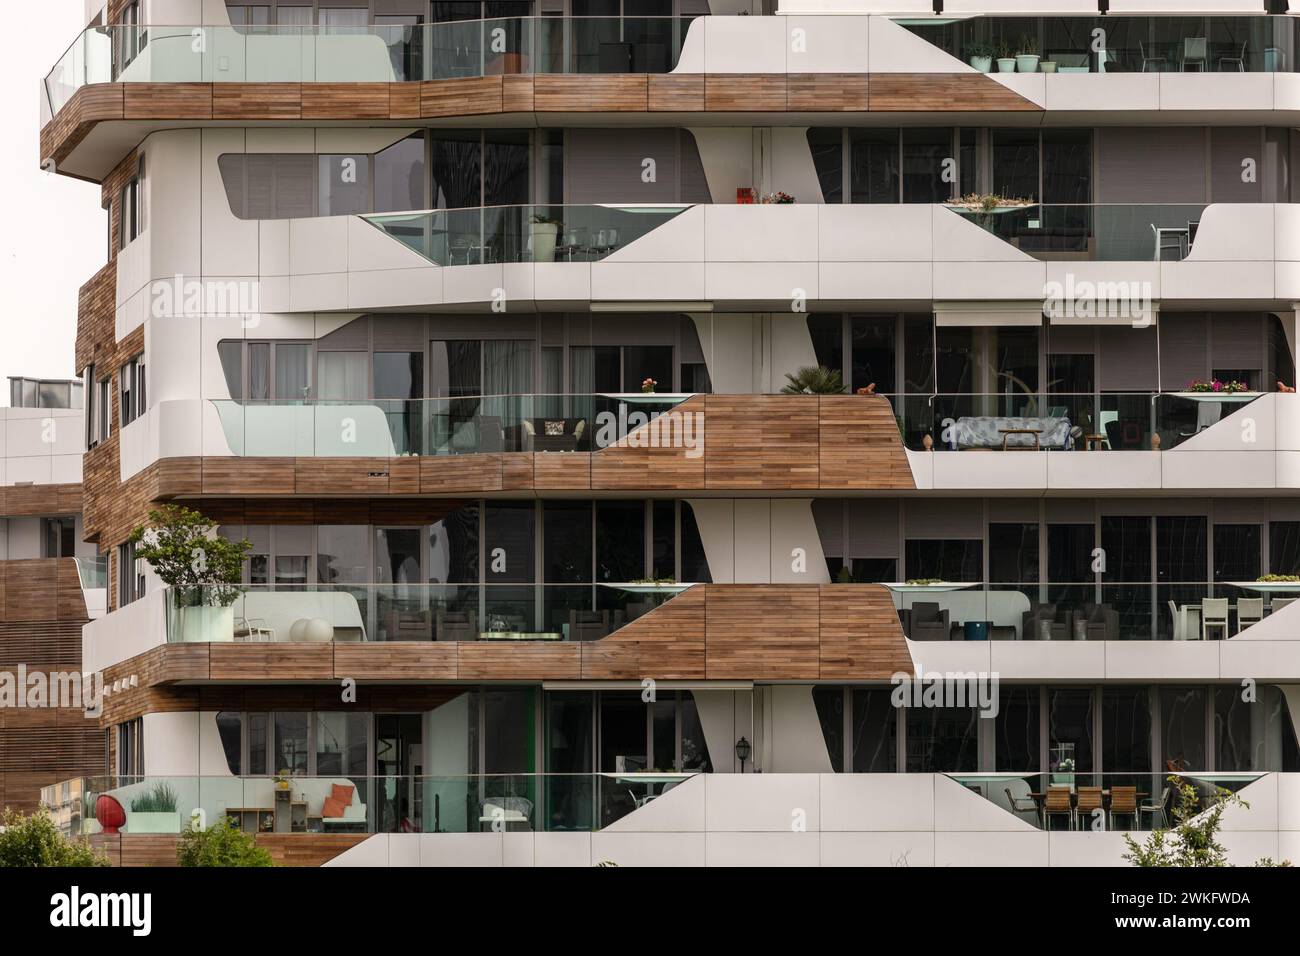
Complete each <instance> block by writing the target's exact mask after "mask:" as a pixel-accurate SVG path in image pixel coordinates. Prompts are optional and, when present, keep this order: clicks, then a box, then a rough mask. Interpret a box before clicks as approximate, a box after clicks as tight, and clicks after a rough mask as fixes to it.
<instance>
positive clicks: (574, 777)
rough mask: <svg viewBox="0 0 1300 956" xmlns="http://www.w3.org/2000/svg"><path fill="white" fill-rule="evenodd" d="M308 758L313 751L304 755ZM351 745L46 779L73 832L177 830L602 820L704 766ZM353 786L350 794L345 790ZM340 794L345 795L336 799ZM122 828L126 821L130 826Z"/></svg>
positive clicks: (474, 826)
mask: <svg viewBox="0 0 1300 956" xmlns="http://www.w3.org/2000/svg"><path fill="white" fill-rule="evenodd" d="M298 756H299V757H301V758H305V757H306V754H305V753H300V754H299V755H298ZM345 758H346V755H345V754H339V753H333V754H325V753H319V754H317V756H316V763H317V769H318V771H319V769H320V767H321V765H322V763H323V762H325V761H326V760H331V761H332V762H333V763H334V764H335V765H336V766H338V767H339V768H340V771H339V772H338V773H335V774H333V775H326V774H321V775H320V776H310V777H309V776H306V775H305V774H297V773H295V774H292V775H284V776H279V775H269V774H267V775H258V776H246V777H236V776H207V777H200V776H191V777H180V776H148V777H107V776H105V777H81V778H77V779H74V780H69V781H65V782H63V783H59V784H55V785H54V786H50V787H45V788H43V789H42V790H41V803H42V805H43V806H45V807H46V808H47V809H49V811H50V814H51V816H52V817H53V818H54V820H55V822H56V823H57V824H58V825H59V826H60V827H61V829H63V831H64V832H65V833H68V834H70V835H82V836H88V835H92V834H96V833H103V832H109V831H111V830H114V829H117V830H118V832H122V833H127V834H138V833H153V834H168V833H170V834H175V833H181V832H183V831H184V830H185V829H188V828H189V827H191V826H193V825H195V824H197V825H198V826H200V827H203V828H206V827H211V826H213V825H215V824H216V823H218V822H219V821H221V820H223V819H226V818H229V819H230V820H233V821H234V822H235V824H236V825H237V826H239V827H240V828H241V829H243V830H245V831H246V832H249V833H488V832H558V831H592V830H599V829H602V828H603V827H607V826H609V825H610V824H611V823H614V822H615V821H617V820H620V819H622V818H623V817H625V816H627V815H628V814H631V813H633V812H635V811H636V810H638V809H640V808H641V807H643V806H645V805H646V804H648V803H650V802H651V801H653V800H656V799H658V798H660V797H662V796H663V795H664V794H665V793H668V792H669V791H671V790H672V789H673V788H674V787H676V786H679V785H680V784H682V783H684V782H685V781H687V780H689V779H690V778H691V777H692V776H693V775H694V774H693V773H691V772H686V773H679V772H675V771H673V770H671V769H667V770H649V771H646V770H644V769H640V770H631V769H629V770H627V771H626V772H617V773H615V772H611V773H583V774H481V775H468V776H366V775H361V774H348V773H343V772H342V766H343V761H344V759H345ZM344 797H347V802H344V801H343V798H344ZM331 798H334V799H337V800H338V801H339V803H338V804H333V803H331V804H328V805H327V803H326V801H327V800H330V799H331ZM118 828H120V829H118Z"/></svg>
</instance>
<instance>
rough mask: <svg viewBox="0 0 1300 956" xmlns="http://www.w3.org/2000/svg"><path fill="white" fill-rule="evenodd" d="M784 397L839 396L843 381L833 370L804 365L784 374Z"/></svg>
mask: <svg viewBox="0 0 1300 956" xmlns="http://www.w3.org/2000/svg"><path fill="white" fill-rule="evenodd" d="M785 377H786V383H787V384H786V386H785V387H784V388H783V389H781V392H782V393H783V394H785V395H840V394H842V393H843V392H844V379H843V377H842V376H841V375H840V373H839V372H838V371H837V370H835V369H829V368H826V367H825V366H824V365H806V366H804V367H803V368H801V369H798V370H797V371H794V372H786V373H785Z"/></svg>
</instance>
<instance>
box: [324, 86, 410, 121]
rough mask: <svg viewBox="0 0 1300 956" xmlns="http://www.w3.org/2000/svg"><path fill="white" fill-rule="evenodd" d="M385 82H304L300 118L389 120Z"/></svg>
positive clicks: (387, 89) (387, 88)
mask: <svg viewBox="0 0 1300 956" xmlns="http://www.w3.org/2000/svg"><path fill="white" fill-rule="evenodd" d="M390 85H391V84H388V83H304V84H302V118H303V119H324V120H330V119H336V120H358V119H388V115H389V93H388V91H389V87H390Z"/></svg>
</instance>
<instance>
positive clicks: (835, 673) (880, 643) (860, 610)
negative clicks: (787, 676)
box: [818, 584, 912, 680]
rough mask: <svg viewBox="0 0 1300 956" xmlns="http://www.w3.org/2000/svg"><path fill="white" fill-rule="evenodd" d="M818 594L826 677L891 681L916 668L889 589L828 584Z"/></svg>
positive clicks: (821, 644)
mask: <svg viewBox="0 0 1300 956" xmlns="http://www.w3.org/2000/svg"><path fill="white" fill-rule="evenodd" d="M819 592H820V594H819V598H820V602H821V616H820V628H821V643H820V655H819V659H820V673H819V675H818V676H819V677H821V679H822V680H888V679H889V678H890V677H892V676H893V675H894V674H897V673H909V674H910V673H911V672H912V655H911V654H910V653H909V652H908V650H907V641H906V640H905V639H904V637H903V628H902V625H901V624H899V621H898V612H897V611H896V610H895V609H894V602H893V600H892V599H891V598H890V594H889V591H888V590H887V589H885V588H883V587H872V588H860V587H846V586H844V585H837V584H824V585H821V586H820V587H819Z"/></svg>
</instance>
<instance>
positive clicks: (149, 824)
mask: <svg viewBox="0 0 1300 956" xmlns="http://www.w3.org/2000/svg"><path fill="white" fill-rule="evenodd" d="M126 832H127V833H180V832H181V815H180V813H179V812H178V811H177V809H176V791H175V790H173V789H172V788H171V787H170V786H169V785H168V784H166V783H158V784H155V785H154V787H153V789H152V790H149V791H147V792H145V793H142V794H141V795H140V796H138V797H136V798H135V799H133V800H132V801H131V814H130V816H128V817H127V818H126Z"/></svg>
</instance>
